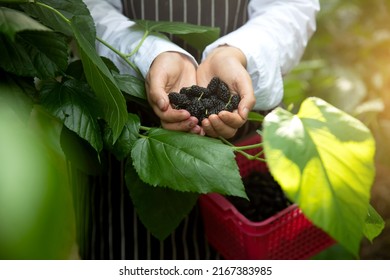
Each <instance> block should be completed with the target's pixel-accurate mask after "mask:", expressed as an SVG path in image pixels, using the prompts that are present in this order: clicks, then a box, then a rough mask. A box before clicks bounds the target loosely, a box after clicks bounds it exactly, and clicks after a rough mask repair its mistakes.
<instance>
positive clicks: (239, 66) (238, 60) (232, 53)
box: [197, 46, 255, 139]
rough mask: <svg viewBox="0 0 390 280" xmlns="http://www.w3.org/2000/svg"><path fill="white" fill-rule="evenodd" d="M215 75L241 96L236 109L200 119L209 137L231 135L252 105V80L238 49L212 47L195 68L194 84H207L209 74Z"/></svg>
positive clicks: (229, 136)
mask: <svg viewBox="0 0 390 280" xmlns="http://www.w3.org/2000/svg"><path fill="white" fill-rule="evenodd" d="M215 76H217V77H219V78H220V79H221V80H222V81H224V82H225V83H226V84H227V85H228V86H229V89H230V91H232V92H234V93H236V94H239V95H240V97H241V101H240V104H239V106H238V110H236V111H234V112H228V111H221V112H220V113H219V114H218V115H211V116H209V118H207V119H204V120H203V121H202V128H203V129H204V132H205V133H206V134H207V135H208V136H211V137H219V136H221V137H224V138H226V139H229V138H231V137H233V136H234V135H235V134H236V132H237V130H238V129H239V128H240V127H241V126H243V125H244V123H245V122H246V121H247V117H248V113H249V112H250V111H251V110H252V109H253V106H254V105H255V97H254V92H253V87H252V81H251V78H250V76H249V73H248V72H247V70H246V58H245V55H244V54H243V53H242V51H241V50H239V49H238V48H235V47H231V46H220V47H218V48H216V49H214V50H213V51H212V52H211V53H210V54H209V55H208V56H207V57H206V58H205V59H204V61H202V63H201V64H200V65H199V67H198V69H197V83H198V84H199V85H201V86H207V84H208V83H209V82H210V80H211V79H212V78H213V77H215Z"/></svg>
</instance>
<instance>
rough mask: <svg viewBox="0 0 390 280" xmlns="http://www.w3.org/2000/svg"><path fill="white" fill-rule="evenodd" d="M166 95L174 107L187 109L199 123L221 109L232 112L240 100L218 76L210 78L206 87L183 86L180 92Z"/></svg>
mask: <svg viewBox="0 0 390 280" xmlns="http://www.w3.org/2000/svg"><path fill="white" fill-rule="evenodd" d="M168 97H169V102H170V103H171V106H172V107H173V108H174V109H184V110H187V111H188V112H190V114H191V116H194V117H196V118H197V119H198V121H199V124H200V123H201V122H202V120H204V119H205V118H208V117H209V116H210V115H212V114H218V113H219V112H221V111H223V110H225V111H229V112H233V111H234V110H235V109H237V108H238V103H240V100H241V99H240V96H239V95H237V94H232V93H231V92H230V90H229V87H228V86H227V84H226V83H225V82H223V81H222V80H220V79H219V78H218V77H214V78H212V79H211V81H210V83H209V84H208V85H207V87H206V88H205V87H201V86H197V85H193V86H190V87H183V88H182V89H181V90H180V92H171V93H169V95H168Z"/></svg>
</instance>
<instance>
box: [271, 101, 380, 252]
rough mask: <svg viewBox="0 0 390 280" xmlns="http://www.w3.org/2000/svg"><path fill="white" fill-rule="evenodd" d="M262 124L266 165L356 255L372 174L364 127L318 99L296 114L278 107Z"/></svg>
mask: <svg viewBox="0 0 390 280" xmlns="http://www.w3.org/2000/svg"><path fill="white" fill-rule="evenodd" d="M263 125H264V133H263V137H264V138H263V140H264V151H265V155H266V159H267V163H268V165H269V168H270V170H271V173H272V174H273V176H274V177H275V179H276V180H277V181H278V182H279V184H280V185H281V186H282V188H283V190H284V191H285V193H286V194H287V196H288V197H289V198H290V199H291V200H292V201H294V202H296V203H297V204H298V205H299V207H300V208H301V209H302V211H303V212H304V214H305V215H306V216H307V217H308V218H309V219H310V220H311V221H312V222H313V223H314V224H316V225H317V226H319V227H321V228H322V229H324V230H325V231H326V232H327V233H329V234H330V235H331V236H332V237H333V238H334V239H336V240H337V241H338V242H339V243H340V244H341V245H343V246H344V247H345V248H347V249H348V250H350V251H351V252H352V253H353V254H355V255H357V254H358V249H359V244H360V241H361V238H362V237H363V229H364V227H365V221H366V217H367V211H368V207H369V199H370V189H371V186H372V183H373V180H374V174H375V170H374V153H375V142H374V139H373V137H372V135H371V133H370V131H369V130H368V128H367V127H365V126H364V125H363V124H362V123H361V122H360V121H358V120H357V119H354V118H352V117H351V116H349V115H347V114H346V113H344V112H342V111H340V110H338V109H336V108H335V107H333V106H331V105H330V104H328V103H326V102H324V101H322V100H321V99H318V98H308V99H306V100H305V101H304V102H303V103H302V106H301V108H300V111H299V113H298V114H297V115H293V114H291V113H289V112H287V111H285V110H283V109H281V108H278V109H276V110H274V111H273V112H271V113H270V114H268V115H267V116H266V118H265V120H264V123H263Z"/></svg>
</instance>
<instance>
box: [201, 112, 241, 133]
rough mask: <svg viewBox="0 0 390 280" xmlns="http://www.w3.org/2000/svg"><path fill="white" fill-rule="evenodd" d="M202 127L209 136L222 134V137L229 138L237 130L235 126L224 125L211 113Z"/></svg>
mask: <svg viewBox="0 0 390 280" xmlns="http://www.w3.org/2000/svg"><path fill="white" fill-rule="evenodd" d="M202 125H203V122H202ZM203 128H204V130H205V132H206V134H207V135H209V136H211V137H218V136H222V137H224V138H231V137H233V136H234V135H235V134H236V132H237V129H236V128H233V127H231V126H228V125H226V124H225V123H224V122H223V121H222V120H221V119H220V118H219V117H218V116H217V115H211V116H210V117H209V118H208V120H207V121H205V127H203Z"/></svg>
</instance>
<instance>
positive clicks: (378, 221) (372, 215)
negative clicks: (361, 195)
mask: <svg viewBox="0 0 390 280" xmlns="http://www.w3.org/2000/svg"><path fill="white" fill-rule="evenodd" d="M384 228H385V222H384V221H383V219H382V217H381V216H380V215H379V214H378V212H376V210H375V209H374V208H373V207H372V206H371V205H370V206H369V207H368V213H367V217H366V224H365V227H364V231H363V233H364V236H365V237H366V238H367V239H368V240H370V241H371V242H372V241H373V240H374V238H375V237H377V236H378V235H379V234H380V233H381V232H382V230H383V229H384Z"/></svg>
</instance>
